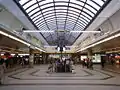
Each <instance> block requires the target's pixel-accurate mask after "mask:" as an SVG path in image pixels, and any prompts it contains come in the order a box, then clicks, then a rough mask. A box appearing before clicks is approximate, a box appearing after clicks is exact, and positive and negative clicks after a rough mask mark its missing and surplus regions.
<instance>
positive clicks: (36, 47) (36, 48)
mask: <svg viewBox="0 0 120 90" xmlns="http://www.w3.org/2000/svg"><path fill="white" fill-rule="evenodd" d="M35 49H37V50H39V51H41V52H46V51H44V50H42V49H40V48H38V47H35Z"/></svg>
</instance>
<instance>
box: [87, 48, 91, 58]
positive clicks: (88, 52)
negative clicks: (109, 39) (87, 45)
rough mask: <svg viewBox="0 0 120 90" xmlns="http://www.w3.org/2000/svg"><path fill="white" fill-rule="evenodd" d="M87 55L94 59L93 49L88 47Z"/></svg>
mask: <svg viewBox="0 0 120 90" xmlns="http://www.w3.org/2000/svg"><path fill="white" fill-rule="evenodd" d="M87 56H88V58H89V59H92V50H91V49H88V51H87Z"/></svg>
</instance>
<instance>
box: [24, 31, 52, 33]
mask: <svg viewBox="0 0 120 90" xmlns="http://www.w3.org/2000/svg"><path fill="white" fill-rule="evenodd" d="M23 32H28V33H29V32H43V33H47V32H51V33H53V32H54V31H40V30H25V31H23Z"/></svg>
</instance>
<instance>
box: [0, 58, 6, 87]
mask: <svg viewBox="0 0 120 90" xmlns="http://www.w3.org/2000/svg"><path fill="white" fill-rule="evenodd" d="M4 72H5V61H4V59H3V58H1V57H0V85H1V84H3V82H4Z"/></svg>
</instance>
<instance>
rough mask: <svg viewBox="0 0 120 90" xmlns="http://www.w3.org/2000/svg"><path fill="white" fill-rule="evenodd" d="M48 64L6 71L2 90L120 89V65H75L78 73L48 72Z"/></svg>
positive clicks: (0, 89) (0, 88) (0, 87)
mask: <svg viewBox="0 0 120 90" xmlns="http://www.w3.org/2000/svg"><path fill="white" fill-rule="evenodd" d="M47 67H48V66H47V65H40V66H34V68H22V69H18V70H16V71H13V72H10V73H6V77H5V81H4V85H2V86H0V90H8V89H9V90H13V89H14V90H25V89H26V90H57V89H58V90H73V89H74V90H88V89H89V90H93V89H94V90H120V68H119V66H117V67H116V66H106V67H105V69H101V66H100V65H94V69H93V70H90V69H86V68H82V66H80V65H76V66H75V70H76V73H75V74H72V73H46V70H47Z"/></svg>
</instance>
